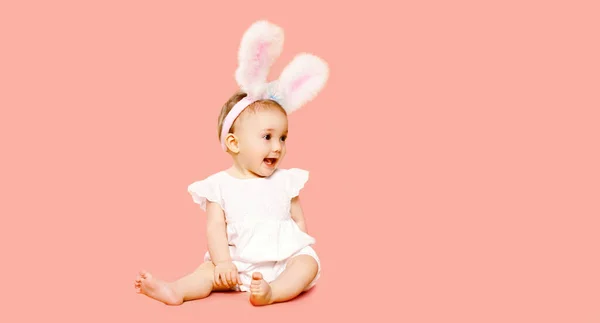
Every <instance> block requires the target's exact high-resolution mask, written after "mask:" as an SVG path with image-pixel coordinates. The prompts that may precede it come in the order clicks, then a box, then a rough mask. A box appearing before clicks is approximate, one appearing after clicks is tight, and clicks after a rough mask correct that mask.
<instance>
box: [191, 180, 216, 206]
mask: <svg viewBox="0 0 600 323" xmlns="http://www.w3.org/2000/svg"><path fill="white" fill-rule="evenodd" d="M188 193H190V195H191V196H192V200H193V201H194V203H196V204H198V205H200V208H202V210H203V211H206V201H207V200H208V201H211V202H215V203H218V204H219V205H220V206H221V208H222V207H223V203H222V199H221V192H220V189H219V185H218V183H217V182H216V181H215V180H214V179H213V178H212V177H209V178H206V179H204V180H200V181H196V182H193V183H192V184H190V185H189V186H188Z"/></svg>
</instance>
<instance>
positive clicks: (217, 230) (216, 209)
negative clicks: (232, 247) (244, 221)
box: [206, 201, 231, 265]
mask: <svg viewBox="0 0 600 323" xmlns="http://www.w3.org/2000/svg"><path fill="white" fill-rule="evenodd" d="M206 217H207V219H206V236H207V238H208V252H209V253H210V257H211V259H212V262H213V263H214V264H215V265H217V264H219V263H224V262H229V261H231V255H230V254H229V241H228V240H227V224H226V223H225V213H224V212H223V210H222V209H221V207H220V206H219V205H218V204H217V203H214V202H211V201H206Z"/></svg>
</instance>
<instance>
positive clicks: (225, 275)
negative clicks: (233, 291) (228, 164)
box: [215, 261, 242, 288]
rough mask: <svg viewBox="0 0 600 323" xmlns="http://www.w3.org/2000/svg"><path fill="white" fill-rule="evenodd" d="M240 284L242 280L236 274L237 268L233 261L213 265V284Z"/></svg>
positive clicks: (223, 285) (225, 285) (232, 285)
mask: <svg viewBox="0 0 600 323" xmlns="http://www.w3.org/2000/svg"><path fill="white" fill-rule="evenodd" d="M241 284H242V281H241V279H240V276H239V275H238V269H237V267H236V266H235V265H234V264H233V262H231V261H225V262H221V263H217V264H216V265H215V285H217V286H218V287H226V288H232V287H234V286H235V285H241Z"/></svg>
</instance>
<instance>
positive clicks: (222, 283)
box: [219, 273, 227, 287]
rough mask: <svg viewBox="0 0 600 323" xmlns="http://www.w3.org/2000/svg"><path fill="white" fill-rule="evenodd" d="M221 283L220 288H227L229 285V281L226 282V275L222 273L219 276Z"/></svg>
mask: <svg viewBox="0 0 600 323" xmlns="http://www.w3.org/2000/svg"><path fill="white" fill-rule="evenodd" d="M219 281H220V282H221V285H220V287H225V285H227V280H225V274H224V273H220V274H219Z"/></svg>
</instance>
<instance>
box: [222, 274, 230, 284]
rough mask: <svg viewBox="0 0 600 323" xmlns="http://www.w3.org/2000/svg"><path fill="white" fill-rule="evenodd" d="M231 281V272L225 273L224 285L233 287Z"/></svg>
mask: <svg viewBox="0 0 600 323" xmlns="http://www.w3.org/2000/svg"><path fill="white" fill-rule="evenodd" d="M229 281H230V279H229V273H223V285H224V286H225V287H226V288H230V287H231V283H230V282H229Z"/></svg>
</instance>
